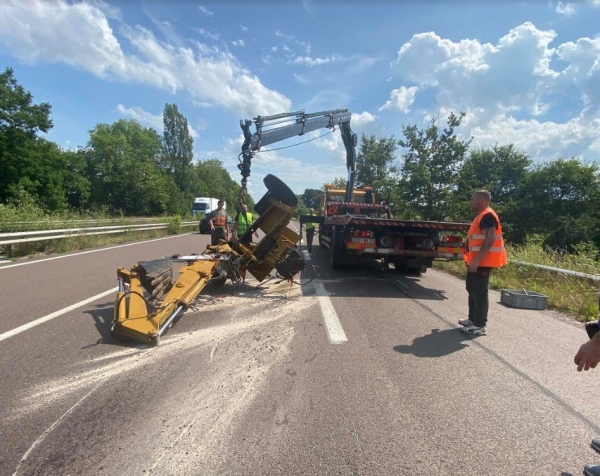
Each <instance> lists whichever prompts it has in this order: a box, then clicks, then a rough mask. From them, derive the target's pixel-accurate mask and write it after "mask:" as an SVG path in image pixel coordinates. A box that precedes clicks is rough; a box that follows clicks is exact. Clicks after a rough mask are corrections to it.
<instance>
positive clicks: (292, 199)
mask: <svg viewBox="0 0 600 476" xmlns="http://www.w3.org/2000/svg"><path fill="white" fill-rule="evenodd" d="M263 183H264V184H265V187H267V190H268V191H269V193H270V194H271V196H272V197H273V198H275V199H277V200H279V201H280V202H282V203H284V204H285V205H287V206H289V207H295V206H296V205H298V197H296V194H295V193H294V192H293V191H292V189H290V187H288V186H287V185H286V184H285V183H283V181H281V180H280V179H278V178H277V177H275V175H272V174H268V175H267V176H266V177H265V178H264V179H263Z"/></svg>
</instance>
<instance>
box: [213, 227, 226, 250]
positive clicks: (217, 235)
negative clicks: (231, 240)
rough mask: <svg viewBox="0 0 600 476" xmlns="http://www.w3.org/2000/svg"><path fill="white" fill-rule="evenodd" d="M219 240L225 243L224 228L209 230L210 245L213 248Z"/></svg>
mask: <svg viewBox="0 0 600 476" xmlns="http://www.w3.org/2000/svg"><path fill="white" fill-rule="evenodd" d="M221 239H222V240H225V241H227V231H226V230H225V228H223V227H221V226H217V227H215V229H214V230H211V232H210V244H211V245H213V246H214V245H218V244H219V240H221Z"/></svg>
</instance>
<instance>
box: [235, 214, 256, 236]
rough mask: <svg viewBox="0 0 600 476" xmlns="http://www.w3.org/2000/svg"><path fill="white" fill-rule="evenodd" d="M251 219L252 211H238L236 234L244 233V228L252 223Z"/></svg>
mask: <svg viewBox="0 0 600 476" xmlns="http://www.w3.org/2000/svg"><path fill="white" fill-rule="evenodd" d="M252 221H253V220H252V213H250V212H246V213H245V214H244V212H240V213H239V214H238V226H237V229H238V235H243V234H244V233H246V230H247V229H248V228H249V227H250V225H252Z"/></svg>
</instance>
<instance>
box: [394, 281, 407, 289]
mask: <svg viewBox="0 0 600 476" xmlns="http://www.w3.org/2000/svg"><path fill="white" fill-rule="evenodd" d="M396 282H397V283H398V284H399V285H400V286H404V287H405V288H407V289H408V285H406V284H404V283H403V282H402V281H400V280H399V279H397V280H396Z"/></svg>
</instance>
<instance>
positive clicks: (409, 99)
mask: <svg viewBox="0 0 600 476" xmlns="http://www.w3.org/2000/svg"><path fill="white" fill-rule="evenodd" d="M418 91H419V88H417V87H415V86H411V87H409V88H407V87H406V86H401V87H400V88H398V89H394V90H392V92H391V93H390V100H389V101H387V102H386V103H385V104H384V105H383V106H381V107H380V108H379V110H380V111H383V110H385V109H397V110H398V111H402V112H403V113H405V114H407V113H408V112H409V111H410V106H412V103H413V102H415V97H416V95H417V92H418Z"/></svg>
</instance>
